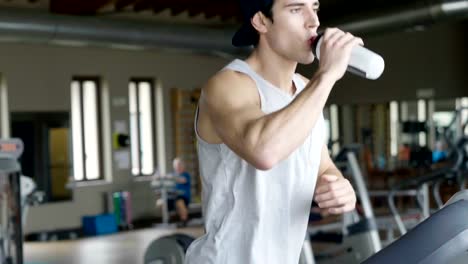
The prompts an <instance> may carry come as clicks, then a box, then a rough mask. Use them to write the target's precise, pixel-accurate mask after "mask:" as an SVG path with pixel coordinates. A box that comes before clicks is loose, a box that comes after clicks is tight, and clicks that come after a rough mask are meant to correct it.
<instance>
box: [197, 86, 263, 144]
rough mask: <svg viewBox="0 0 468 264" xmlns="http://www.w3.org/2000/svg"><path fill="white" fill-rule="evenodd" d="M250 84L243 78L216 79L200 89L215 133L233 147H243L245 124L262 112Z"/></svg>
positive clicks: (248, 123) (246, 126) (259, 116)
mask: <svg viewBox="0 0 468 264" xmlns="http://www.w3.org/2000/svg"><path fill="white" fill-rule="evenodd" d="M226 83H229V84H226ZM252 85H253V84H251V83H249V82H245V81H231V82H219V81H218V82H215V83H211V84H209V86H208V87H207V89H206V91H205V92H204V97H205V101H206V105H207V108H208V115H209V118H210V120H211V123H212V124H213V128H214V129H215V132H216V134H217V135H218V137H219V138H220V139H221V140H222V141H223V143H224V144H226V145H228V146H229V147H231V148H232V149H234V150H236V149H239V148H241V149H242V148H243V145H242V141H243V140H244V137H245V135H246V130H247V129H248V127H249V125H250V124H252V122H255V121H256V120H258V119H259V118H261V117H262V116H263V115H264V114H263V112H262V111H261V110H260V104H259V101H258V99H256V98H255V96H258V95H256V94H255V93H253V89H255V87H251V86H252Z"/></svg>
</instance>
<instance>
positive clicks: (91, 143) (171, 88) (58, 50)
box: [0, 0, 468, 264]
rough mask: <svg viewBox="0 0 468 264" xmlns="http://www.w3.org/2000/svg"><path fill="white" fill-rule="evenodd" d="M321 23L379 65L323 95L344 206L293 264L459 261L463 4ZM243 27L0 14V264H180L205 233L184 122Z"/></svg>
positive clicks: (68, 0)
mask: <svg viewBox="0 0 468 264" xmlns="http://www.w3.org/2000/svg"><path fill="white" fill-rule="evenodd" d="M319 17H320V20H321V27H338V28H341V29H343V30H346V31H349V32H352V33H353V34H355V35H357V36H360V37H362V38H363V40H364V42H365V47H367V48H369V49H371V50H372V51H374V52H375V53H377V54H379V55H381V56H382V57H383V59H384V60H385V70H384V71H383V74H382V75H381V76H380V78H378V79H376V80H369V79H366V78H362V77H361V76H357V75H355V74H352V73H346V74H345V76H344V77H343V78H342V79H341V80H340V81H339V82H337V84H336V85H335V87H334V88H333V90H332V92H331V94H330V96H329V98H328V100H327V103H326V105H325V107H324V109H323V116H324V119H325V123H326V131H327V135H326V138H327V140H326V143H327V146H328V149H329V152H330V156H331V157H332V158H333V159H334V161H335V163H336V165H337V167H338V168H340V170H341V171H342V172H343V174H344V176H345V177H346V178H348V179H349V181H350V182H351V183H352V185H353V187H354V189H355V191H356V195H357V200H358V202H357V205H356V210H355V211H353V212H351V213H347V214H345V215H341V216H324V215H321V214H320V210H317V207H316V205H314V204H313V205H312V206H311V209H310V219H309V224H308V228H307V232H306V238H305V240H304V246H303V248H302V252H301V255H300V260H299V262H300V263H302V264H312V263H467V262H468V253H467V250H468V247H467V245H468V231H466V230H468V218H467V217H466V216H468V213H467V211H468V208H467V207H468V195H467V193H466V192H464V190H465V189H466V187H467V183H466V177H467V176H468V145H467V143H468V74H467V73H468V62H467V61H468V60H467V59H468V51H467V49H466V47H468V20H467V18H468V1H466V0H456V1H448V0H433V1H418V0H405V1H403V0H401V1H400V0H398V1H383V0H378V1H375V0H374V1H371V0H366V1H359V2H356V1H344V0H336V1H322V2H321V6H320V12H319ZM241 21H242V19H241V17H240V12H239V7H238V1H237V0H224V1H213V0H190V1H189V0H178V1H157V0H99V1H78V0H11V1H0V58H1V59H0V135H1V140H0V175H1V178H0V185H1V187H2V188H1V190H0V192H1V195H0V204H1V211H0V212H1V213H0V218H1V219H0V221H1V230H0V263H2V264H3V263H11V264H23V263H25V264H59V263H60V264H61V263H67V264H83V263H102V264H105V263H113V264H115V263H125V264H128V263H145V264H149V263H183V262H184V258H185V251H186V250H187V248H188V247H189V245H190V243H191V242H192V241H193V240H194V239H196V238H199V237H201V236H203V234H204V232H205V227H204V209H203V206H202V194H203V188H202V180H201V175H200V170H199V162H198V155H197V137H196V134H195V130H194V120H195V112H196V109H197V105H198V100H199V98H200V96H201V88H202V87H203V85H204V84H205V82H206V81H207V80H208V79H209V78H210V76H212V75H213V74H215V73H216V72H218V71H219V70H221V69H222V68H223V67H224V66H225V65H226V64H228V63H229V62H230V61H232V60H234V59H235V58H241V59H242V58H246V57H247V56H248V55H249V53H250V52H251V49H249V48H236V47H233V46H232V45H231V37H232V35H233V34H234V32H235V31H236V29H237V28H238V27H239V26H240V24H241ZM316 69H317V62H314V63H313V64H311V65H299V66H298V68H297V72H299V73H300V74H302V75H303V76H305V77H308V78H310V77H311V76H312V74H313V73H314V71H315V70H316ZM305 122H306V121H305ZM179 171H180V172H179ZM182 174H183V175H185V176H184V177H181V176H180V175H182ZM181 178H182V179H183V182H182V183H185V184H187V183H189V190H190V192H189V193H190V197H189V199H188V200H186V201H185V205H186V206H183V209H181V208H180V204H179V202H176V201H174V200H175V198H177V197H179V196H178V195H179V194H178V192H179V191H180V190H178V188H177V186H179V185H180V184H181V183H180V182H179V181H180V179H181ZM311 195H313V194H311ZM178 201H180V200H178ZM463 216H464V217H465V218H463ZM435 221H438V222H435ZM455 226H456V227H457V228H459V229H457V230H456V231H454V230H453V229H450V228H453V227H455ZM445 228H449V229H450V230H446V229H445ZM451 232H452V233H453V234H454V235H453V237H445V236H446V235H447V234H449V233H451ZM452 233H451V234H452ZM428 234H430V235H428ZM417 236H421V237H417ZM423 236H426V238H422V237H423ZM454 237H456V239H457V240H456V241H458V242H455V240H454V239H455V238H454ZM418 239H419V240H418ZM415 241H420V242H421V243H425V242H427V241H437V242H438V244H436V245H431V243H426V244H425V245H426V247H424V248H423V249H418V245H419V244H418V243H417V242H415ZM460 241H464V243H461V242H460ZM415 243H416V244H415ZM434 243H435V242H434ZM448 248H450V250H448ZM391 255H397V256H398V257H400V258H402V257H404V258H403V260H401V259H400V260H399V259H397V258H396V257H397V256H393V257H392V256H391ZM379 258H380V259H379ZM384 258H387V260H383V259H384ZM246 263H247V262H246Z"/></svg>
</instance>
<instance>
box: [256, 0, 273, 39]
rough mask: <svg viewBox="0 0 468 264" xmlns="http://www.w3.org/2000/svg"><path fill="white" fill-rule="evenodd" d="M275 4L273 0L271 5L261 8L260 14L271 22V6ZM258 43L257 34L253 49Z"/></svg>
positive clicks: (258, 36)
mask: <svg viewBox="0 0 468 264" xmlns="http://www.w3.org/2000/svg"><path fill="white" fill-rule="evenodd" d="M274 3H275V0H273V1H271V3H269V4H267V5H266V6H265V7H264V8H262V10H261V12H262V13H263V14H264V15H265V16H266V17H267V18H268V19H270V20H271V22H273V4H274ZM259 41H260V34H258V32H257V38H256V39H255V42H254V43H253V45H254V47H257V46H258V42H259Z"/></svg>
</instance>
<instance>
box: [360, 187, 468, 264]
mask: <svg viewBox="0 0 468 264" xmlns="http://www.w3.org/2000/svg"><path fill="white" fill-rule="evenodd" d="M394 263H398V264H410V263H411V264H439V263H440V264H462V263H468V190H464V191H460V192H458V193H457V194H455V195H454V196H453V197H452V198H451V199H450V201H449V202H448V203H447V204H446V205H445V206H444V207H443V208H442V209H441V210H439V211H437V212H436V213H435V214H433V215H431V216H430V217H429V218H427V219H426V220H425V221H423V222H422V223H420V224H419V225H417V226H416V227H414V228H413V229H411V230H410V231H409V232H408V233H406V234H405V235H403V236H402V237H401V238H399V239H398V240H396V241H394V242H393V243H392V244H390V245H389V246H387V247H386V248H384V249H382V250H381V251H379V252H378V253H376V254H375V255H373V256H371V257H370V258H368V259H367V260H365V261H364V262H363V264H394Z"/></svg>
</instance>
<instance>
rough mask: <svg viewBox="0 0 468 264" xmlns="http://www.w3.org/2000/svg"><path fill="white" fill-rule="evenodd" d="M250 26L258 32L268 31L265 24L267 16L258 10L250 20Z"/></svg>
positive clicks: (266, 23)
mask: <svg viewBox="0 0 468 264" xmlns="http://www.w3.org/2000/svg"><path fill="white" fill-rule="evenodd" d="M250 22H251V23H252V26H253V27H254V28H255V29H256V30H257V31H258V33H260V34H262V33H266V32H267V31H268V28H267V25H268V23H269V21H268V18H267V17H266V16H265V15H264V14H263V13H262V12H261V11H258V12H257V13H256V14H255V15H254V16H253V17H252V19H251V20H250Z"/></svg>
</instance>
